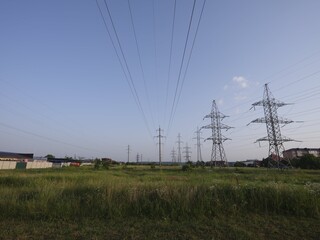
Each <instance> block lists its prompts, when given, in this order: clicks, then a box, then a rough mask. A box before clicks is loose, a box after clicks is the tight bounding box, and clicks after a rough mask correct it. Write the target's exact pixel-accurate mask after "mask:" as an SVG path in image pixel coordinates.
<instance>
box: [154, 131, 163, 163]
mask: <svg viewBox="0 0 320 240" xmlns="http://www.w3.org/2000/svg"><path fill="white" fill-rule="evenodd" d="M157 132H158V135H157V136H155V137H156V138H158V145H159V165H160V166H161V161H162V159H161V157H162V155H161V144H162V143H161V139H162V138H164V136H163V135H161V132H163V129H161V128H160V126H159V128H158V129H157Z"/></svg>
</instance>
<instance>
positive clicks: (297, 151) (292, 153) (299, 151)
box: [283, 148, 320, 159]
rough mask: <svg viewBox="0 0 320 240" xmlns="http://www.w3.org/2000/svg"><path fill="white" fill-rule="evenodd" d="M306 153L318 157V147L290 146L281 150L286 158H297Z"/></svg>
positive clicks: (319, 150) (319, 152)
mask: <svg viewBox="0 0 320 240" xmlns="http://www.w3.org/2000/svg"><path fill="white" fill-rule="evenodd" d="M307 154H310V155H313V156H315V157H320V148H291V149H288V150H285V151H283V157H284V158H287V159H293V158H299V157H302V156H304V155H307Z"/></svg>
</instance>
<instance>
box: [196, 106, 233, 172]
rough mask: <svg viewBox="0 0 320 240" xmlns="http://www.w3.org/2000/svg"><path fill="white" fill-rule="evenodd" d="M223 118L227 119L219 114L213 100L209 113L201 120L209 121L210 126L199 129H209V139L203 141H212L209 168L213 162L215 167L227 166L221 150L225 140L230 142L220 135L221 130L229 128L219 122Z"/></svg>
mask: <svg viewBox="0 0 320 240" xmlns="http://www.w3.org/2000/svg"><path fill="white" fill-rule="evenodd" d="M225 117H227V116H226V115H224V114H222V113H221V112H219V109H218V106H217V104H216V101H215V100H213V101H212V108H211V112H210V113H209V114H208V115H206V116H205V117H204V118H203V119H205V118H210V119H211V123H210V124H208V125H206V126H203V127H201V128H205V129H211V137H209V138H207V139H205V141H207V140H211V141H212V151H211V166H213V162H214V166H217V165H219V166H227V165H228V161H227V157H226V153H225V151H224V148H223V142H224V141H226V140H230V139H229V138H226V137H224V136H223V135H222V133H221V130H222V129H226V130H228V129H230V128H231V127H229V126H227V125H225V124H223V123H221V121H222V120H223V119H224V118H225Z"/></svg>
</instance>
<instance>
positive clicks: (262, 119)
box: [248, 117, 267, 125]
mask: <svg viewBox="0 0 320 240" xmlns="http://www.w3.org/2000/svg"><path fill="white" fill-rule="evenodd" d="M266 122H267V121H266V118H264V117H262V118H257V119H255V120H253V121H251V122H250V123H266ZM250 123H249V124H250ZM249 124H248V125H249Z"/></svg>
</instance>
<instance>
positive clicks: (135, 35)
mask: <svg viewBox="0 0 320 240" xmlns="http://www.w3.org/2000/svg"><path fill="white" fill-rule="evenodd" d="M128 6H129V12H130V19H131V25H132V29H133V34H134V39H135V43H136V48H137V52H138V58H139V65H140V69H141V73H142V79H143V85H144V89H145V93H146V97H147V101H148V105H149V111H150V115H151V120H152V123H153V126H154V128H155V122H154V118H153V112H152V109H151V104H150V97H149V93H148V87H147V82H146V77H145V72H144V69H143V66H142V60H141V52H140V47H139V44H138V38H137V34H136V28H135V25H134V21H133V14H132V9H131V4H130V0H128Z"/></svg>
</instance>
